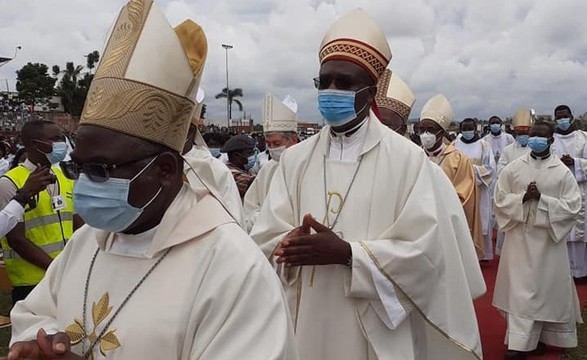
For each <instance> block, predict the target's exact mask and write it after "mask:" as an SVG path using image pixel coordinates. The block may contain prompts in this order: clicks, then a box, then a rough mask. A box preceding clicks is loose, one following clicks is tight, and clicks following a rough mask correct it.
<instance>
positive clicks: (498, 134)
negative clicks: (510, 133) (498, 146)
mask: <svg viewBox="0 0 587 360" xmlns="http://www.w3.org/2000/svg"><path fill="white" fill-rule="evenodd" d="M502 132H503V131H501V130H500V131H499V132H498V133H497V134H494V133H491V135H493V136H495V137H500V136H501V133H502Z"/></svg>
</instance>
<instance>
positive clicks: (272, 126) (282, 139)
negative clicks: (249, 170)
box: [244, 94, 298, 232]
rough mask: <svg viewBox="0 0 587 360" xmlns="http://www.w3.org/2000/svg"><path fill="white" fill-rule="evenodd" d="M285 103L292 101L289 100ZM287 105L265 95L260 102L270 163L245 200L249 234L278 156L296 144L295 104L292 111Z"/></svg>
mask: <svg viewBox="0 0 587 360" xmlns="http://www.w3.org/2000/svg"><path fill="white" fill-rule="evenodd" d="M286 99H288V100H293V99H292V98H291V97H287V98H286ZM290 103H292V101H290ZM286 104H287V103H286V102H281V101H279V100H278V99H277V98H276V97H275V96H273V95H271V94H267V95H265V98H264V99H263V112H262V113H263V120H264V124H263V131H264V133H265V143H266V144H267V149H268V150H269V154H270V155H271V160H270V161H269V162H268V163H267V164H266V165H265V166H263V167H262V168H261V171H259V173H258V174H257V176H256V177H255V180H254V181H253V183H252V184H251V187H250V188H249V189H248V190H247V193H246V195H245V198H244V208H245V217H246V219H245V223H246V230H247V231H249V232H250V231H251V229H252V228H253V225H254V224H255V221H256V220H257V217H258V216H259V211H261V206H263V202H264V201H265V197H266V196H267V193H268V192H269V185H271V180H272V179H273V175H274V174H275V171H276V170H277V168H278V165H279V159H280V158H281V154H283V152H284V151H285V150H286V149H287V148H289V147H290V146H292V145H295V144H297V142H298V134H297V122H296V115H297V104H296V103H295V101H294V102H293V103H292V105H293V104H295V109H293V108H292V105H290V106H288V105H286Z"/></svg>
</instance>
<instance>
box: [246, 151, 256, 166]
mask: <svg viewBox="0 0 587 360" xmlns="http://www.w3.org/2000/svg"><path fill="white" fill-rule="evenodd" d="M256 163H257V153H256V152H255V153H254V154H253V155H251V156H249V157H248V158H247V163H246V164H245V170H251V169H252V168H253V167H254V166H255V164H256Z"/></svg>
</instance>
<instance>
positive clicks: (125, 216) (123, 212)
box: [73, 157, 161, 232]
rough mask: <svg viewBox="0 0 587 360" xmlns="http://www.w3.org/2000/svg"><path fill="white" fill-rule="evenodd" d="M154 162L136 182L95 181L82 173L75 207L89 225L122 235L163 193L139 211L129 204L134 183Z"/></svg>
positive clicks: (77, 183) (122, 180)
mask: <svg viewBox="0 0 587 360" xmlns="http://www.w3.org/2000/svg"><path fill="white" fill-rule="evenodd" d="M155 159H156V157H155V158H153V160H151V162H149V163H148V164H147V165H146V166H145V167H144V168H143V169H142V170H141V171H140V172H139V173H138V174H136V175H135V176H134V177H133V178H132V179H119V178H109V179H108V180H106V181H104V182H93V181H91V180H90V179H89V178H88V177H87V176H86V174H83V173H82V174H80V177H79V179H78V180H77V181H76V183H75V187H74V189H73V195H74V208H75V210H76V212H77V213H78V214H79V216H81V218H82V219H83V220H84V221H85V222H86V224H88V225H90V226H91V227H94V228H96V229H102V230H106V231H109V232H121V231H124V230H125V229H127V228H128V227H129V226H131V225H132V223H133V222H135V220H137V219H138V218H139V216H141V214H142V213H143V210H145V208H147V206H149V205H150V204H151V203H152V202H153V200H155V198H157V196H159V193H161V188H159V190H158V191H157V193H156V194H155V195H154V196H153V197H152V198H151V200H149V201H148V202H147V203H146V204H145V205H144V206H143V207H141V208H136V207H134V206H132V205H131V204H129V203H128V193H129V190H130V184H131V182H132V181H133V180H134V179H136V178H138V177H139V176H140V175H141V174H142V173H143V172H144V171H145V170H146V169H147V168H148V167H149V166H150V165H151V164H152V163H153V161H155Z"/></svg>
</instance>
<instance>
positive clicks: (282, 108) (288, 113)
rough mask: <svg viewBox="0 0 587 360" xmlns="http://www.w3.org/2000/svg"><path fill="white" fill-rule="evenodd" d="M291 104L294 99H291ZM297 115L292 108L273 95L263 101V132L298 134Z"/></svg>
mask: <svg viewBox="0 0 587 360" xmlns="http://www.w3.org/2000/svg"><path fill="white" fill-rule="evenodd" d="M289 100H290V103H291V102H292V100H293V99H292V98H291V97H290V98H289ZM296 120H297V113H296V111H294V109H292V108H291V107H288V106H287V105H286V104H284V103H283V102H281V101H280V100H279V99H278V98H276V97H275V96H273V95H271V94H266V95H265V98H264V99H263V131H264V132H266V133H269V132H296V131H297V129H298V125H297V121H296Z"/></svg>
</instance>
